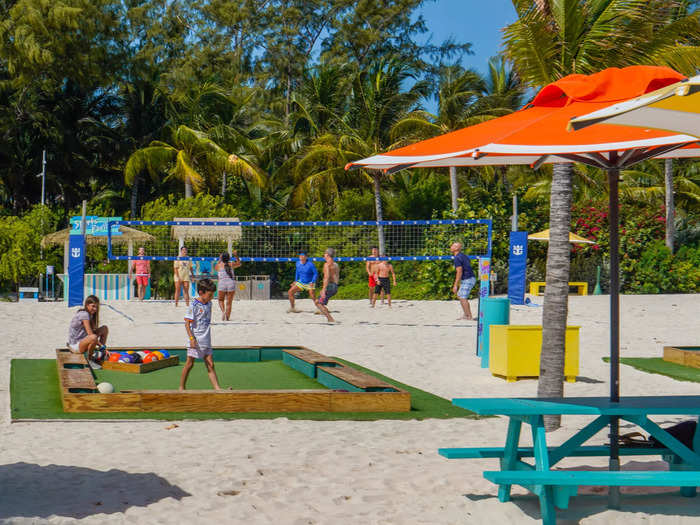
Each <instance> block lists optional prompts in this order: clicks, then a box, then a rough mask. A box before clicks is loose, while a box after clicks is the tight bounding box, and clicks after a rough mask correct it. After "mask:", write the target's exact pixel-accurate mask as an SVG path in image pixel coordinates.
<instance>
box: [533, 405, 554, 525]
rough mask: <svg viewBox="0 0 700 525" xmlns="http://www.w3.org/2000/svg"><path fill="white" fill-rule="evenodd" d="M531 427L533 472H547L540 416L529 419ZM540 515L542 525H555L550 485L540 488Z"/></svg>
mask: <svg viewBox="0 0 700 525" xmlns="http://www.w3.org/2000/svg"><path fill="white" fill-rule="evenodd" d="M530 426H531V427H532V445H533V449H534V453H535V470H537V471H545V470H549V451H548V450H547V435H546V431H545V428H544V418H543V417H542V416H532V417H531V418H530ZM539 498H540V513H541V514H542V523H543V524H544V525H556V522H557V516H556V511H555V510H554V487H553V486H552V485H543V486H541V489H540V493H539Z"/></svg>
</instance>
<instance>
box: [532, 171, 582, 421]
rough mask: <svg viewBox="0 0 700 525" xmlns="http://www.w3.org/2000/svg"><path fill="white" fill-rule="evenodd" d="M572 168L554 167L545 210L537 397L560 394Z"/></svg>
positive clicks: (566, 306) (561, 389)
mask: <svg viewBox="0 0 700 525" xmlns="http://www.w3.org/2000/svg"><path fill="white" fill-rule="evenodd" d="M572 174H573V166H572V165H571V164H554V167H553V173H552V190H551V196H550V210H549V248H548V250H547V278H546V283H547V285H546V288H545V292H544V308H543V310H542V353H541V357H540V379H539V382H538V384H537V397H562V396H563V395H564V339H565V335H566V318H567V314H568V301H569V266H570V258H569V252H570V249H571V247H570V245H569V225H570V222H571V185H572V182H571V180H572ZM560 424H561V416H545V428H546V429H547V430H548V431H549V430H556V429H557V428H559V426H560Z"/></svg>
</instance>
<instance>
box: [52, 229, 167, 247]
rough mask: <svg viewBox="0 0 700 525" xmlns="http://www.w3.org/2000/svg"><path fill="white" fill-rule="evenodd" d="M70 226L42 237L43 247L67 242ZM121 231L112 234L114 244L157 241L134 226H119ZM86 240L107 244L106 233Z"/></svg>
mask: <svg viewBox="0 0 700 525" xmlns="http://www.w3.org/2000/svg"><path fill="white" fill-rule="evenodd" d="M70 231H71V229H70V228H66V229H65V230H60V231H57V232H54V233H49V234H48V235H45V236H44V238H43V239H41V247H42V248H46V247H47V246H51V245H54V244H64V245H65V244H66V243H67V242H68V239H69V237H70ZM119 231H120V232H121V235H113V236H112V244H126V243H129V242H132V243H134V244H137V243H140V242H149V241H155V240H156V238H155V237H154V236H153V235H151V234H150V233H146V232H142V231H139V230H135V229H134V228H129V227H127V226H119ZM85 242H86V243H87V244H107V236H106V235H86V236H85Z"/></svg>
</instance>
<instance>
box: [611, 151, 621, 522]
mask: <svg viewBox="0 0 700 525" xmlns="http://www.w3.org/2000/svg"><path fill="white" fill-rule="evenodd" d="M616 160H617V154H616V153H615V152H612V153H611V154H610V163H611V164H612V165H615V162H616ZM619 177H620V170H619V168H613V169H609V170H608V183H609V209H608V221H609V228H610V401H611V402H612V403H618V402H619V401H620V264H619V263H620V261H619V257H620V238H619V229H620V224H619V216H618V211H619V209H620V206H619V196H618V179H619ZM619 424H620V420H619V419H618V418H616V417H613V418H612V419H611V420H610V464H609V468H610V470H620V455H619V442H618V436H619ZM608 494H609V495H608V506H609V507H610V508H611V509H619V508H620V488H619V487H610V489H609V493H608Z"/></svg>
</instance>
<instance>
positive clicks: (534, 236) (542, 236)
mask: <svg viewBox="0 0 700 525" xmlns="http://www.w3.org/2000/svg"><path fill="white" fill-rule="evenodd" d="M527 238H528V239H529V240H531V241H546V242H549V229H547V230H542V231H541V232H537V233H531V234H530V235H528V236H527ZM569 242H572V243H579V244H595V241H589V240H588V239H584V238H583V237H581V236H580V235H576V234H575V233H572V232H569Z"/></svg>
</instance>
